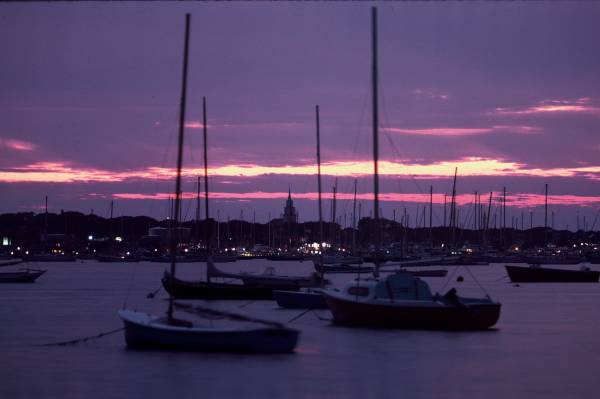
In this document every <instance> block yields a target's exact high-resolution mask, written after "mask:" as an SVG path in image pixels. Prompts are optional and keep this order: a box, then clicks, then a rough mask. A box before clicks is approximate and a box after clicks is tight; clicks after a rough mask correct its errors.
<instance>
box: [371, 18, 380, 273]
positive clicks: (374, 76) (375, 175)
mask: <svg viewBox="0 0 600 399" xmlns="http://www.w3.org/2000/svg"><path fill="white" fill-rule="evenodd" d="M371 33H372V40H373V41H372V47H371V50H372V56H373V58H372V71H371V72H372V73H371V75H372V85H373V93H372V100H373V215H374V217H375V226H374V227H375V256H374V260H375V269H374V270H373V276H375V277H379V247H380V246H381V235H380V233H381V231H380V230H379V164H378V163H379V115H378V102H377V99H378V93H377V85H378V73H379V71H378V69H377V8H376V7H371Z"/></svg>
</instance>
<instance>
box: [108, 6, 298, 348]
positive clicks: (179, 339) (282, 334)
mask: <svg viewBox="0 0 600 399" xmlns="http://www.w3.org/2000/svg"><path fill="white" fill-rule="evenodd" d="M185 22H186V23H185V46H184V62H183V65H184V66H183V84H182V94H181V103H180V113H179V139H178V156H177V178H176V186H175V187H176V188H175V212H174V222H175V226H177V225H178V223H179V210H180V206H181V169H182V161H183V156H182V155H183V154H182V153H183V138H184V125H185V123H184V122H185V101H186V95H185V93H186V81H187V59H188V43H189V26H190V15H189V14H186V18H185ZM205 104H206V103H205V101H204V99H203V111H204V112H203V114H204V119H203V121H204V123H203V124H204V129H205V134H206V112H205V110H206V108H205ZM205 137H206V136H205ZM205 146H206V140H205ZM205 148H206V147H205ZM205 154H206V153H205ZM205 160H206V158H205ZM206 169H207V168H206V162H205V171H206ZM206 191H207V192H208V189H207V190H206ZM207 201H208V198H207ZM206 213H207V215H208V209H207V211H206ZM177 238H178V237H177V235H176V234H173V235H172V236H171V245H170V248H171V250H170V253H171V256H172V258H171V270H170V272H169V274H168V276H169V278H168V282H169V284H168V285H167V286H169V285H171V286H172V285H173V284H174V283H175V282H176V281H177V280H176V279H175V269H176V249H177V244H178V242H177ZM213 287H214V286H213ZM175 309H179V310H182V311H184V312H187V313H193V314H196V315H208V316H210V317H214V316H217V317H221V318H222V317H227V318H229V319H232V320H236V321H244V322H252V323H255V324H256V323H258V324H260V325H261V326H260V327H258V326H251V327H244V328H235V327H223V328H218V327H214V326H212V322H207V323H205V324H204V325H199V324H194V323H192V322H190V321H188V320H183V319H180V318H176V317H175V316H174V311H175ZM118 314H119V316H120V317H121V319H122V320H123V324H124V327H125V341H126V342H127V346H129V347H132V348H149V349H175V350H185V351H209V352H251V353H287V352H292V351H293V350H294V348H295V347H296V344H297V342H298V335H299V331H297V330H294V329H291V328H288V327H286V326H284V325H283V324H280V323H274V322H267V321H264V320H258V319H256V318H251V317H247V316H243V315H239V314H233V313H229V312H224V311H219V310H215V309H210V308H203V307H200V306H191V305H186V304H179V303H176V302H175V300H174V295H173V294H172V293H171V291H170V295H169V307H168V310H167V314H166V316H153V315H149V314H146V313H143V312H138V311H132V310H126V309H123V310H120V311H119V312H118Z"/></svg>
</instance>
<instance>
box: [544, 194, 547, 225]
mask: <svg viewBox="0 0 600 399" xmlns="http://www.w3.org/2000/svg"><path fill="white" fill-rule="evenodd" d="M547 228H548V184H546V194H545V200H544V229H547Z"/></svg>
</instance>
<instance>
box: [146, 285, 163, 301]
mask: <svg viewBox="0 0 600 399" xmlns="http://www.w3.org/2000/svg"><path fill="white" fill-rule="evenodd" d="M161 289H162V287H158V288H157V289H155V290H154V291H152V292H149V293H148V295H146V298H148V299H152V298H154V297H155V296H156V294H158V291H160V290H161Z"/></svg>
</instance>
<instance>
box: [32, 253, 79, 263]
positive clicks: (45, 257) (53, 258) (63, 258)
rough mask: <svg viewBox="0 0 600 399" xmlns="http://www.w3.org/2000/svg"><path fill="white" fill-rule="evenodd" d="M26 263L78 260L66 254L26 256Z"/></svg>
mask: <svg viewBox="0 0 600 399" xmlns="http://www.w3.org/2000/svg"><path fill="white" fill-rule="evenodd" d="M23 260H24V261H25V262H75V261H76V260H77V259H76V258H75V256H73V255H65V254H58V255H56V254H33V255H28V256H24V257H23Z"/></svg>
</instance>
